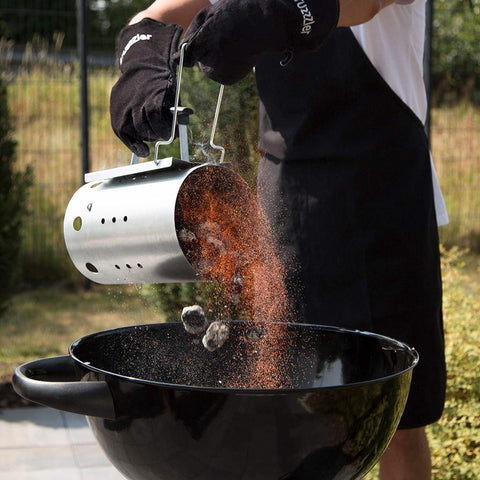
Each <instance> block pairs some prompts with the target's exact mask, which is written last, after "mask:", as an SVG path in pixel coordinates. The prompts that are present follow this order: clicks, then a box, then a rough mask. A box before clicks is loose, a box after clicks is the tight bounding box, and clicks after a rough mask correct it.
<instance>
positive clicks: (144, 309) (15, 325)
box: [0, 285, 164, 381]
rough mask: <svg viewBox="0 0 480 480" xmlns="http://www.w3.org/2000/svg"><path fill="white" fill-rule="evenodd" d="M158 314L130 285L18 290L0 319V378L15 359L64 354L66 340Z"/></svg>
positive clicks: (5, 376)
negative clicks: (83, 288) (76, 288)
mask: <svg viewBox="0 0 480 480" xmlns="http://www.w3.org/2000/svg"><path fill="white" fill-rule="evenodd" d="M163 318H164V316H163V314H162V313H161V312H160V311H159V310H158V308H157V306H156V303H155V302H153V301H151V300H150V299H149V297H148V296H146V295H142V294H141V293H139V292H138V291H137V290H136V289H135V287H133V286H131V287H130V286H128V287H125V286H112V287H104V286H98V285H92V287H91V288H90V290H86V291H85V290H79V291H71V290H70V291H69V290H66V289H62V288H55V287H52V288H42V289H38V290H33V291H28V292H23V293H20V294H18V295H17V296H15V297H14V299H13V302H12V304H11V307H10V309H9V310H8V311H7V313H6V314H5V315H4V316H3V318H0V328H1V335H0V381H7V380H9V379H10V378H11V375H12V372H13V370H14V368H15V367H16V366H17V365H19V364H20V363H23V362H27V361H30V360H35V359H37V358H43V357H48V356H54V355H65V354H67V353H68V347H69V346H70V344H71V343H72V342H73V341H74V340H76V339H77V338H80V337H82V336H84V335H87V334H88V333H93V332H98V331H101V330H106V329H109V328H115V327H123V326H127V325H135V324H143V323H155V322H160V321H163Z"/></svg>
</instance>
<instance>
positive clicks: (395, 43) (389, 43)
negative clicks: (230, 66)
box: [210, 0, 448, 225]
mask: <svg viewBox="0 0 480 480" xmlns="http://www.w3.org/2000/svg"><path fill="white" fill-rule="evenodd" d="M216 1H218V0H210V2H211V3H215V2H216ZM425 3H426V0H398V1H397V3H394V4H392V5H390V6H388V7H386V8H384V9H382V10H381V11H380V12H379V13H378V14H377V15H376V16H375V17H374V18H372V19H371V20H370V21H368V22H366V23H363V24H362V25H357V26H355V27H351V29H352V32H353V34H354V35H355V38H356V39H357V41H358V43H359V44H360V46H361V47H362V48H363V50H364V52H365V54H366V55H367V57H368V58H369V60H370V62H371V63H372V64H373V66H374V67H375V69H376V70H377V71H378V72H379V73H380V75H381V76H382V77H383V79H384V80H385V81H386V83H387V84H388V85H389V86H390V88H391V89H392V90H393V91H394V92H395V93H396V94H397V95H398V96H399V97H400V98H401V99H402V100H403V102H404V103H405V104H407V105H408V106H409V107H410V109H411V110H412V111H413V112H414V113H415V115H417V117H418V118H419V119H420V120H421V122H422V123H423V124H425V120H426V116H427V95H426V92H425V84H424V80H423V50H424V42H425ZM430 161H431V165H432V182H433V192H434V198H435V211H436V215H437V223H438V225H446V224H447V223H448V213H447V209H446V206H445V201H444V199H443V195H442V191H441V189H440V185H439V183H438V178H437V174H436V172H435V167H434V165H433V160H432V156H431V155H430Z"/></svg>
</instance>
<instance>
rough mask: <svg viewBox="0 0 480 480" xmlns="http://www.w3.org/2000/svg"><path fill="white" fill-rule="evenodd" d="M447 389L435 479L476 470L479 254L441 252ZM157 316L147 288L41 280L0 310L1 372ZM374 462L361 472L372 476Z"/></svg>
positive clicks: (434, 439) (474, 474)
mask: <svg viewBox="0 0 480 480" xmlns="http://www.w3.org/2000/svg"><path fill="white" fill-rule="evenodd" d="M443 277H444V292H445V295H444V316H445V338H446V354H447V365H448V392H447V402H446V406H445V413H444V415H443V417H442V419H441V420H440V421H439V422H438V423H437V424H435V425H432V426H430V427H429V428H428V436H429V440H430V445H431V448H432V452H433V465H434V479H435V480H475V479H478V478H479V475H480V473H479V472H480V374H479V367H480V350H479V345H480V325H479V319H480V301H479V298H480V296H479V293H480V256H470V255H465V254H464V253H463V252H461V251H459V250H457V249H451V250H449V251H448V252H445V253H444V256H443ZM159 321H163V314H162V312H161V310H160V309H159V308H158V303H157V302H156V301H155V299H154V298H153V296H152V293H151V291H150V290H149V289H148V288H144V289H143V290H142V291H140V292H138V291H137V290H136V289H135V288H134V287H99V286H94V287H92V288H91V289H90V290H89V291H83V290H80V291H68V290H65V289H61V288H45V289H40V290H34V291H29V292H24V293H21V294H18V295H17V296H16V297H15V298H14V299H13V302H12V305H11V308H10V310H9V311H8V312H7V313H6V314H5V315H4V316H3V318H0V328H1V336H0V378H1V380H3V381H6V380H8V379H9V378H10V377H11V374H12V371H13V369H14V367H15V366H16V365H18V364H20V363H23V362H26V361H29V360H34V359H37V358H41V357H47V356H53V355H62V354H65V353H67V349H68V346H69V345H70V344H71V343H72V341H74V340H76V339H77V338H79V337H81V336H83V335H85V334H88V333H91V332H96V331H100V330H105V329H108V328H113V327H117V326H126V325H133V324H142V323H151V322H159ZM376 472H377V470H376V469H375V470H374V471H373V472H371V473H370V474H369V475H367V476H366V477H365V479H366V480H373V479H374V478H376Z"/></svg>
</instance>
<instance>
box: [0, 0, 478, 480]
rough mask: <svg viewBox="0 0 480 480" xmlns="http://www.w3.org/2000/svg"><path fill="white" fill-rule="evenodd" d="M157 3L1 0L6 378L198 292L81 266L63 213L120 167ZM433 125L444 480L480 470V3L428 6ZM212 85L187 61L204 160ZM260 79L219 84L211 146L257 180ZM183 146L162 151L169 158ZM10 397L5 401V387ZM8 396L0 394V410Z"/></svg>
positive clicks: (193, 138) (436, 435)
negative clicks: (128, 95)
mask: <svg viewBox="0 0 480 480" xmlns="http://www.w3.org/2000/svg"><path fill="white" fill-rule="evenodd" d="M148 3H149V2H148V0H144V1H141V0H90V1H87V0H77V2H76V3H75V2H73V1H72V0H35V1H34V2H32V1H31V0H17V1H16V2H11V0H0V72H1V76H0V87H1V90H0V93H1V95H0V113H1V121H0V272H1V275H0V307H1V311H2V313H1V314H0V377H1V378H0V380H3V381H4V383H8V379H9V377H10V375H11V371H12V369H13V368H14V367H15V366H16V365H18V364H19V363H21V362H24V361H27V360H31V359H35V358H39V357H42V356H49V355H55V354H63V353H64V352H65V351H66V349H67V347H68V345H69V343H70V342H71V341H73V340H74V339H76V338H78V337H79V336H81V335H83V334H85V333H89V332H93V331H98V330H102V329H105V328H109V327H113V326H117V325H127V324H133V323H148V322H152V321H161V320H164V319H169V318H170V316H172V315H173V317H175V315H177V314H178V309H179V308H180V306H181V305H182V304H183V305H184V304H185V302H187V301H190V300H192V299H195V297H198V296H201V289H199V287H198V286H196V285H170V286H160V287H148V286H145V287H144V288H143V289H142V290H141V291H137V290H136V289H135V288H133V287H131V288H130V287H116V288H113V287H111V288H110V287H109V288H105V287H98V286H95V285H92V284H88V283H85V281H84V279H83V278H81V277H80V275H79V274H78V273H77V272H76V270H75V269H74V268H73V266H72V264H71V262H70V260H69V258H68V255H67V253H66V250H65V245H64V241H63V225H62V224H63V214H64V212H65V208H66V205H67V203H68V201H69V199H70V197H71V196H72V195H73V193H74V192H75V190H76V189H77V188H78V187H79V186H80V185H81V184H82V182H83V173H84V172H85V171H88V170H90V171H94V170H99V169H104V168H110V167H113V166H119V165H126V164H128V163H129V161H130V154H129V152H128V151H127V149H126V148H125V147H124V146H123V144H122V143H121V142H120V141H119V140H118V139H117V138H116V137H115V135H114V134H113V132H112V130H111V128H110V121H109V113H108V103H109V92H110V89H111V87H112V85H113V84H114V82H115V80H116V78H117V77H118V70H117V68H116V66H115V56H114V52H115V37H116V35H117V33H118V31H119V30H120V28H121V26H122V25H124V24H125V23H126V22H127V20H128V18H130V17H131V15H132V14H133V13H134V12H136V11H138V10H140V9H142V8H144V7H145V5H146V4H148ZM428 12H429V22H428V29H427V30H428V33H429V35H428V36H427V43H426V47H427V49H426V51H427V55H426V58H425V66H426V72H427V74H426V78H425V80H426V85H427V88H428V92H429V97H430V110H429V113H430V114H429V122H428V125H427V132H428V134H429V138H430V143H431V150H432V154H433V158H434V163H435V166H436V169H437V174H438V177H439V181H440V184H441V187H442V190H443V193H444V196H445V200H446V203H447V207H448V211H449V215H450V224H449V225H448V226H445V227H442V228H441V229H440V236H441V241H442V246H443V267H444V289H445V305H444V312H445V328H446V339H447V360H448V364H449V391H448V398H447V406H446V410H445V415H444V417H443V418H442V420H441V422H440V423H439V424H438V425H435V426H433V427H432V428H431V429H430V431H429V436H430V442H431V444H432V448H433V450H434V470H435V478H438V479H476V478H478V472H480V463H479V458H480V457H479V455H480V430H479V428H480V427H479V425H480V382H479V375H478V367H479V362H480V360H479V358H480V357H479V353H478V344H479V340H480V338H479V337H480V327H479V325H478V321H479V318H480V316H479V310H480V308H479V296H478V293H479V288H480V287H479V286H480V271H479V265H480V262H479V258H480V169H479V166H480V107H479V104H480V49H479V48H478V44H479V39H480V3H479V1H478V0H449V1H447V0H435V1H434V2H433V3H430V4H429V6H428ZM217 91H218V86H217V85H215V84H214V83H213V82H209V81H208V80H206V79H205V78H203V77H202V75H201V74H200V73H199V71H198V70H196V69H188V71H187V72H186V74H185V79H184V82H183V88H182V100H183V103H184V104H185V105H188V106H191V107H192V108H193V109H194V111H195V115H194V116H193V117H192V119H191V126H190V149H191V152H192V155H193V157H194V158H195V159H196V160H199V161H202V159H205V158H206V155H208V154H211V153H212V152H210V151H209V146H208V142H209V132H210V126H211V121H212V119H213V112H214V107H215V101H216V94H217ZM256 103H257V99H256V91H255V85H254V81H253V77H249V78H247V79H245V80H243V81H242V82H240V83H239V84H237V85H235V86H234V87H229V88H227V89H226V91H225V97H224V102H223V105H222V110H221V114H220V123H219V127H218V130H217V131H218V135H217V138H216V143H219V144H221V145H224V146H225V147H226V150H227V159H228V161H230V162H232V163H233V164H234V167H235V168H236V169H237V170H238V171H239V172H240V173H242V175H243V176H244V177H245V178H246V179H247V181H249V182H253V181H254V176H255V166H256V161H257V151H256V144H257V140H258V134H257V110H256ZM177 148H178V146H177V145H176V144H174V145H173V146H171V147H168V148H166V149H165V150H163V151H162V152H161V154H162V156H170V155H171V154H174V153H175V151H176V150H177ZM0 395H1V392H0ZM0 402H1V398H0ZM1 406H2V404H1V403H0V408H1Z"/></svg>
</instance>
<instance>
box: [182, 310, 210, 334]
mask: <svg viewBox="0 0 480 480" xmlns="http://www.w3.org/2000/svg"><path fill="white" fill-rule="evenodd" d="M182 322H183V326H184V327H185V330H186V331H187V332H188V333H192V334H194V335H197V334H199V333H203V332H204V331H205V329H206V328H207V325H208V320H207V317H206V316H205V313H204V311H203V308H202V307H201V306H200V305H192V306H191V307H185V308H184V309H183V310H182Z"/></svg>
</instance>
